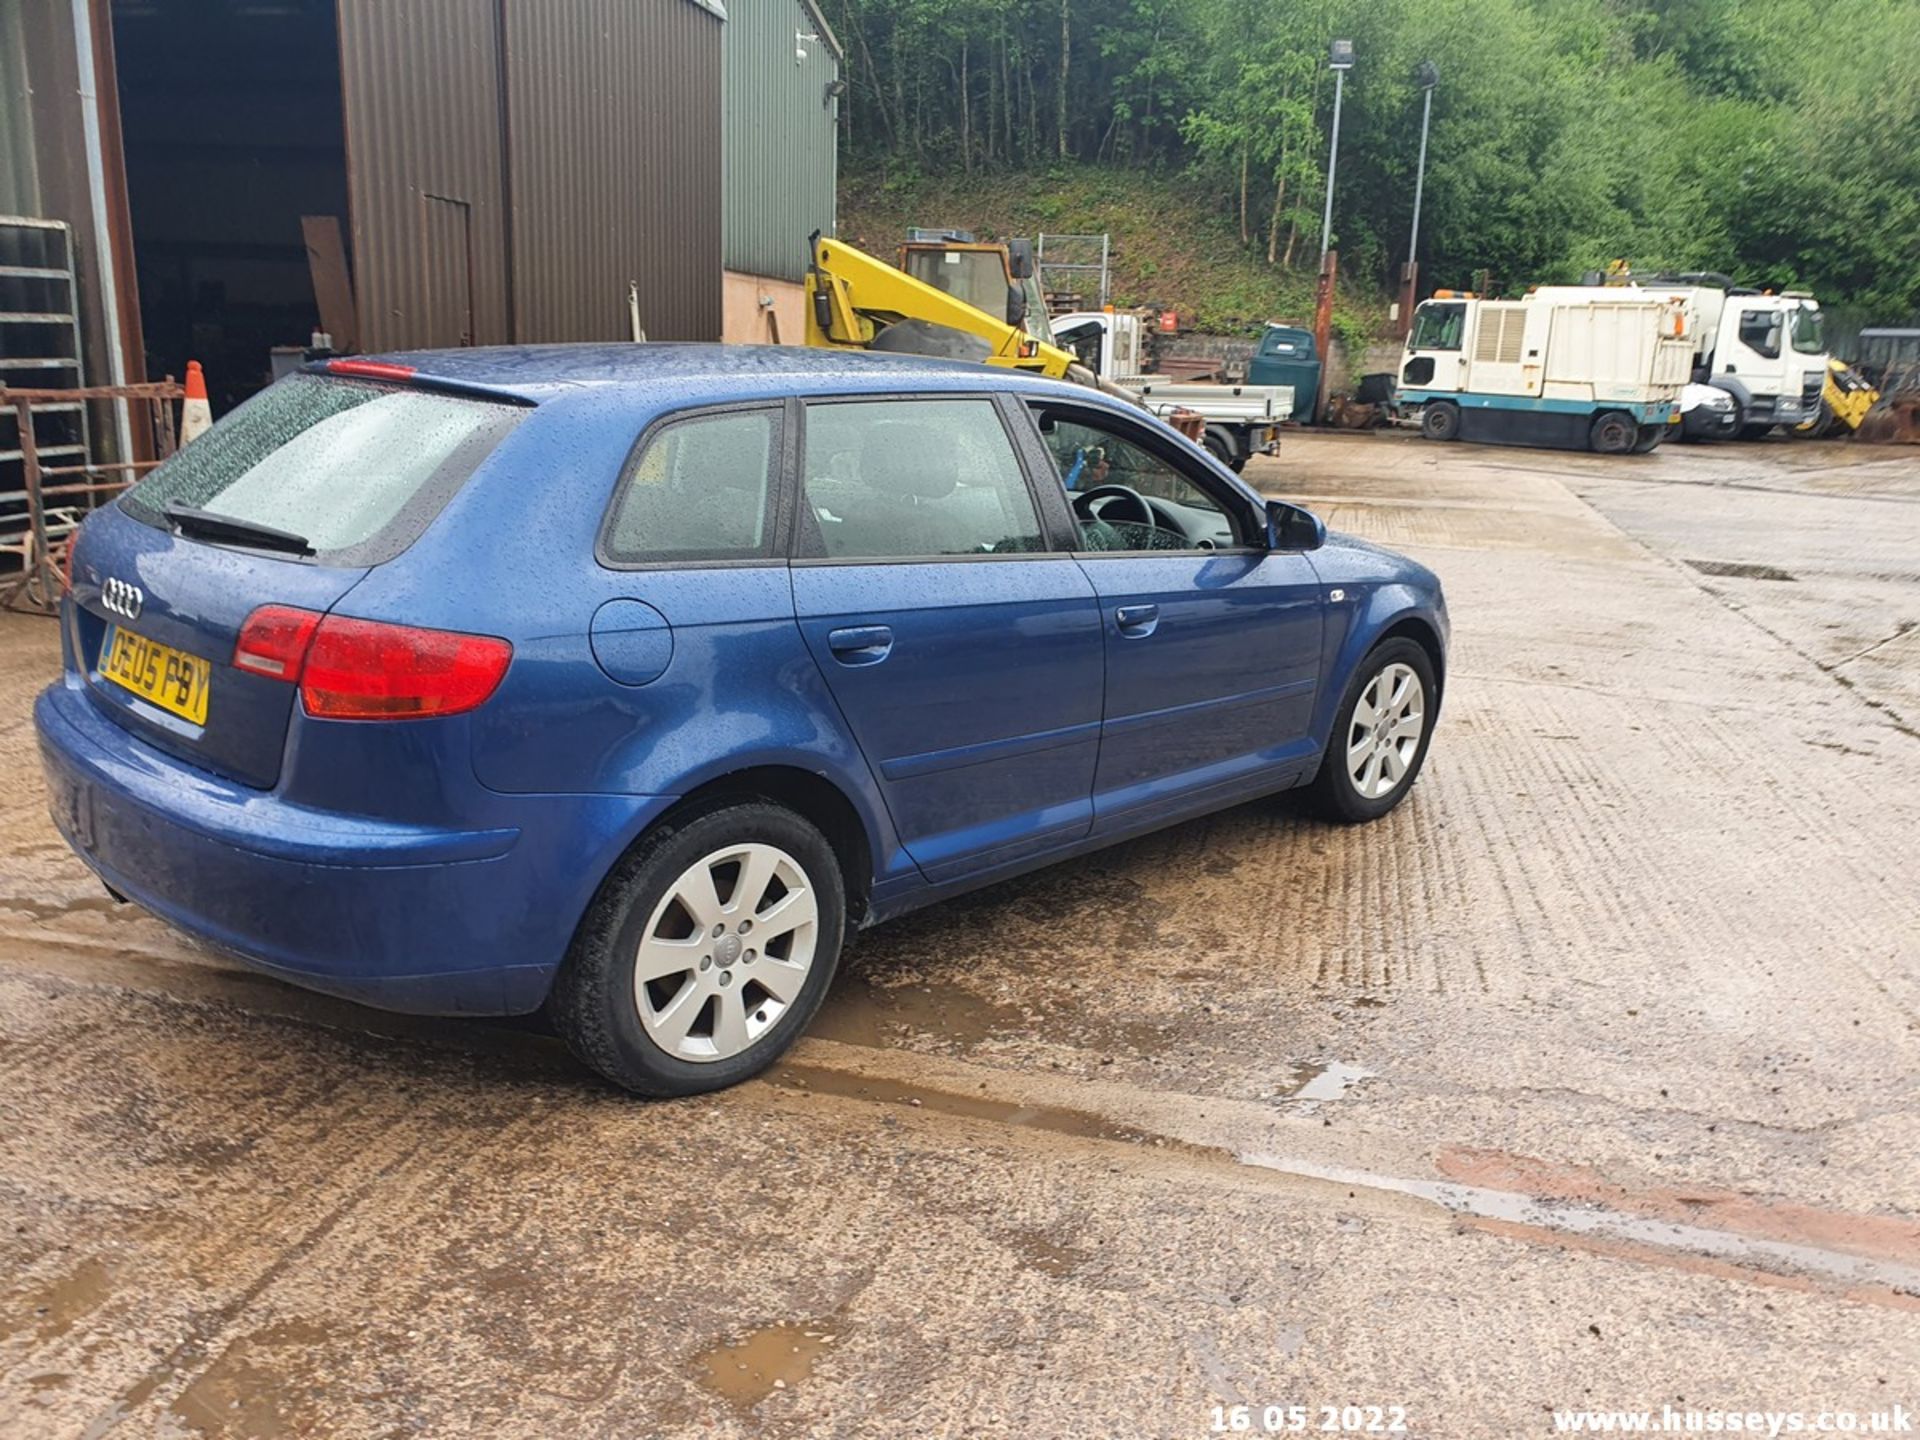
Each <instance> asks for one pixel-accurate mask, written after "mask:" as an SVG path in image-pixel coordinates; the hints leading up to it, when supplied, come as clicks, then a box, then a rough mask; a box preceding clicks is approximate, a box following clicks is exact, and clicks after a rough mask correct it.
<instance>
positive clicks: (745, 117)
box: [724, 0, 840, 280]
mask: <svg viewBox="0 0 1920 1440" xmlns="http://www.w3.org/2000/svg"><path fill="white" fill-rule="evenodd" d="M726 30H727V34H726V81H725V86H726V130H725V133H726V186H725V194H726V206H725V212H724V213H725V221H724V223H725V227H726V241H725V246H724V254H725V256H726V266H727V268H728V269H729V270H744V271H747V272H749V273H751V274H755V275H769V276H772V277H774V278H775V279H780V280H798V279H800V278H801V274H802V272H803V271H804V269H805V267H806V261H807V236H809V235H810V234H812V233H813V232H814V231H815V230H823V231H825V232H826V233H827V234H829V235H831V234H832V233H833V221H834V204H833V187H834V179H835V177H834V143H835V126H836V124H837V123H838V114H839V101H837V100H833V99H829V98H828V96H827V86H829V85H830V84H832V83H833V82H834V81H835V80H837V79H839V78H840V63H839V60H838V59H837V58H836V57H835V55H834V53H833V49H832V46H831V45H830V44H829V43H828V32H827V30H826V27H825V26H823V25H821V24H820V23H818V21H816V20H815V18H814V17H813V15H812V14H811V13H809V11H808V10H807V9H806V7H804V6H803V5H801V4H800V3H799V0H727V26H726ZM799 35H815V36H818V37H819V38H818V39H817V40H813V41H809V42H805V43H801V42H799V41H797V39H796V37H797V36H799ZM797 50H804V51H805V52H806V58H805V59H804V60H798V61H796V59H795V52H796V51H797Z"/></svg>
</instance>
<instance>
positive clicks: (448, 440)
mask: <svg viewBox="0 0 1920 1440" xmlns="http://www.w3.org/2000/svg"><path fill="white" fill-rule="evenodd" d="M525 413H526V411H525V409H524V408H523V407H520V406H515V405H506V404H499V403H495V402H491V401H485V400H470V399H465V398H462V397H459V396H452V395H441V394H435V393H433V392H431V391H424V390H410V389H401V388H396V387H394V386H390V385H376V384H367V383H363V382H360V381H355V380H344V379H334V378H330V377H326V376H320V375H293V376H289V377H288V378H287V379H285V380H282V381H281V382H280V383H279V384H277V385H273V386H270V387H269V388H267V389H266V390H263V391H261V392H260V394H258V395H256V396H255V397H254V398H253V399H251V400H249V401H248V402H247V403H246V404H245V405H243V406H241V407H240V408H239V409H238V410H236V411H234V412H233V414H232V415H230V416H228V417H227V418H225V419H224V420H222V421H221V422H220V423H219V424H218V425H216V426H214V427H213V429H211V430H209V431H208V432H207V433H206V434H205V435H202V436H201V437H200V438H199V439H197V440H195V441H193V442H192V443H191V444H190V445H187V446H186V447H184V448H183V449H181V450H180V451H179V452H178V453H177V454H175V455H174V456H173V457H172V458H170V459H169V460H167V462H166V463H165V464H163V465H161V466H159V467H158V468H157V469H155V470H154V471H153V473H151V474H150V475H148V476H147V477H146V479H144V480H142V481H141V482H140V483H139V484H138V485H136V486H134V487H133V488H132V489H131V490H129V491H128V492H127V493H126V495H125V496H124V497H123V498H122V500H121V505H122V506H123V508H125V509H126V510H127V511H128V512H129V513H130V514H132V515H133V516H134V518H135V519H137V520H143V521H145V522H146V523H148V524H150V525H160V526H165V525H167V523H168V520H167V507H168V506H170V505H172V506H184V507H187V508H190V509H195V510H205V511H211V512H213V513H215V514H217V515H220V516H222V517H225V518H230V519H233V520H238V521H243V522H246V523H248V524H252V525H264V526H269V527H271V528H273V529H275V530H282V531H286V532H288V533H290V534H293V535H298V536H300V537H302V538H304V539H305V540H306V542H307V544H308V546H309V547H311V549H312V550H313V552H314V554H315V557H316V558H317V559H320V560H322V561H330V562H332V563H336V564H349V565H372V564H378V563H380V562H381V561H383V560H388V559H391V558H392V557H393V556H394V555H397V554H398V553H399V552H400V551H401V550H403V549H405V548H406V546H407V545H408V544H410V543H412V541H413V540H414V539H415V538H416V537H417V536H418V535H419V534H420V532H421V531H422V530H424V529H425V528H426V526H427V524H428V522H430V521H431V520H432V519H433V517H434V515H436V514H437V513H439V510H440V508H441V506H443V505H444V504H445V503H446V502H447V500H448V499H449V498H450V497H451V496H452V494H453V492H454V491H455V490H457V489H458V488H459V486H460V483H461V482H462V481H463V480H465V479H466V478H467V476H468V475H470V474H471V473H472V472H473V470H474V468H475V467H476V466H478V465H479V463H480V461H481V460H482V459H483V458H484V457H485V456H486V454H487V452H488V451H490V450H491V449H492V448H493V447H494V446H495V445H497V444H498V443H499V442H500V439H501V437H502V436H504V435H505V434H506V432H507V430H508V429H510V428H511V427H512V426H513V425H514V424H515V423H516V422H517V421H518V420H519V418H520V417H521V416H522V415H524V414H525Z"/></svg>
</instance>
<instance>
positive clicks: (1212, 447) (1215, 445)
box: [1200, 430, 1234, 470]
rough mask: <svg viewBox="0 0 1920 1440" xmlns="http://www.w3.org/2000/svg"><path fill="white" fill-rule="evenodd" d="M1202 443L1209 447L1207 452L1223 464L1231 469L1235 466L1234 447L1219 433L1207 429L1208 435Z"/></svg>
mask: <svg viewBox="0 0 1920 1440" xmlns="http://www.w3.org/2000/svg"><path fill="white" fill-rule="evenodd" d="M1200 443H1201V444H1202V445H1205V446H1206V447H1207V453H1208V454H1209V455H1211V456H1213V458H1214V459H1216V460H1218V461H1219V462H1220V463H1221V464H1222V465H1225V466H1226V467H1227V468H1228V469H1230V470H1231V469H1233V468H1234V464H1233V447H1232V446H1231V445H1229V444H1227V442H1226V441H1225V440H1223V439H1221V438H1220V437H1219V436H1218V435H1216V434H1214V433H1213V431H1211V430H1209V431H1207V433H1206V437H1205V438H1204V439H1203V440H1202V441H1201V442H1200Z"/></svg>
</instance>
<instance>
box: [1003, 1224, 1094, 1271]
mask: <svg viewBox="0 0 1920 1440" xmlns="http://www.w3.org/2000/svg"><path fill="white" fill-rule="evenodd" d="M1007 1246H1008V1248H1009V1249H1011V1250H1012V1251H1013V1253H1014V1254H1016V1255H1018V1256H1019V1257H1020V1263H1021V1264H1023V1265H1025V1266H1027V1267H1028V1268H1029V1269H1032V1270H1038V1271H1039V1272H1040V1273H1041V1274H1042V1275H1054V1276H1059V1275H1070V1274H1072V1273H1073V1272H1074V1271H1075V1270H1078V1269H1079V1268H1080V1267H1081V1266H1082V1265H1084V1264H1086V1263H1087V1261H1088V1260H1090V1259H1092V1258H1093V1257H1092V1256H1090V1255H1089V1254H1088V1253H1087V1252H1086V1251H1085V1250H1079V1249H1076V1248H1074V1247H1073V1246H1071V1245H1062V1244H1061V1243H1060V1242H1059V1241H1058V1240H1055V1239H1054V1238H1053V1237H1052V1236H1050V1235H1048V1234H1047V1233H1046V1232H1045V1231H1043V1230H1016V1231H1014V1232H1013V1233H1012V1234H1010V1235H1008V1236H1007Z"/></svg>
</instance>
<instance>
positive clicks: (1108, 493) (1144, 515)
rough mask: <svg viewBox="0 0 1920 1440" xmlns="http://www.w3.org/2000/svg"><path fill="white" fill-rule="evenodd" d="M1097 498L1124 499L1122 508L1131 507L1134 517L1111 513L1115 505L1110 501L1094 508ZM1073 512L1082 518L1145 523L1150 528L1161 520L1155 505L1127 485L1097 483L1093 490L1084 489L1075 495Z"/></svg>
mask: <svg viewBox="0 0 1920 1440" xmlns="http://www.w3.org/2000/svg"><path fill="white" fill-rule="evenodd" d="M1096 500H1106V501H1109V502H1113V501H1122V502H1124V504H1123V505H1122V506H1121V507H1120V508H1121V509H1126V508H1131V509H1132V510H1133V512H1134V515H1133V517H1131V518H1130V517H1128V516H1126V515H1124V514H1112V513H1110V512H1111V511H1112V510H1113V509H1114V508H1115V507H1114V505H1113V504H1111V503H1109V504H1107V505H1103V506H1101V507H1100V508H1099V509H1098V510H1096V509H1094V508H1093V502H1094V501H1096ZM1073 513H1074V514H1076V515H1078V516H1079V517H1080V518H1081V519H1082V520H1105V521H1107V522H1108V523H1109V524H1112V523H1114V522H1118V523H1120V524H1123V525H1144V526H1146V527H1147V528H1148V529H1149V530H1153V529H1157V528H1158V526H1159V524H1160V522H1159V520H1158V519H1157V518H1156V517H1155V515H1154V513H1153V507H1152V506H1151V505H1149V504H1147V500H1146V497H1145V496H1144V495H1142V494H1141V493H1140V492H1139V491H1138V490H1130V489H1128V488H1127V487H1126V486H1125V485H1096V486H1094V487H1093V489H1091V490H1083V491H1081V492H1080V493H1079V494H1078V495H1076V496H1074V497H1073Z"/></svg>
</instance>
